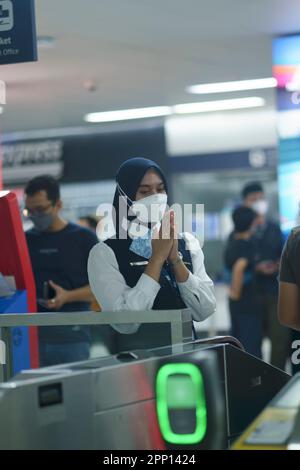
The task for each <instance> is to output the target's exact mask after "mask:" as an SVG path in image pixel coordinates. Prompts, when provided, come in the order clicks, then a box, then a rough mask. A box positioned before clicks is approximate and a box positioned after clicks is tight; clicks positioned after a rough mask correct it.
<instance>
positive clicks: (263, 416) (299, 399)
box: [232, 373, 300, 450]
mask: <svg viewBox="0 0 300 470" xmlns="http://www.w3.org/2000/svg"><path fill="white" fill-rule="evenodd" d="M232 448H233V450H287V449H291V450H292V449H293V450H294V449H298V450H300V373H299V374H297V375H295V376H294V377H293V378H292V379H291V380H290V381H289V382H288V383H287V384H286V386H285V387H284V388H283V389H282V390H281V391H280V392H279V393H278V394H277V395H276V397H275V398H274V399H273V400H272V401H271V402H270V403H269V404H268V405H267V407H266V408H265V409H264V410H263V411H262V413H260V415H259V416H258V417H257V418H256V419H255V421H254V422H253V423H251V425H250V426H249V427H248V428H247V429H246V431H245V432H244V433H243V434H242V436H241V437H240V438H239V439H238V440H237V441H236V442H235V443H234V445H233V447H232Z"/></svg>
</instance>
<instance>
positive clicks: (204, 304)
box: [88, 233, 216, 334]
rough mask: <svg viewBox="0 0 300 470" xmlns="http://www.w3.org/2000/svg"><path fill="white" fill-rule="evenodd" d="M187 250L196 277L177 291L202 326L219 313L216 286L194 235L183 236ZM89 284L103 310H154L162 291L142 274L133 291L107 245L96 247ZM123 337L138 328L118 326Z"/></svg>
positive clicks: (193, 275) (101, 243)
mask: <svg viewBox="0 0 300 470" xmlns="http://www.w3.org/2000/svg"><path fill="white" fill-rule="evenodd" d="M181 236H182V238H184V240H185V242H186V248H187V249H189V250H190V253H191V258H192V263H193V273H191V272H190V274H189V277H188V279H187V281H186V282H178V283H177V284H178V288H179V291H180V294H181V297H182V300H183V302H184V303H185V305H186V306H187V307H188V308H189V309H190V311H191V313H192V316H193V320H194V321H196V322H201V321H203V320H205V319H206V318H208V317H209V316H210V315H212V314H213V313H214V312H215V310H216V298H215V294H214V285H213V282H212V280H211V279H210V278H209V276H208V275H207V273H206V271H205V266H204V255H203V251H202V249H201V247H200V244H199V242H198V240H197V239H196V238H194V237H193V236H192V235H191V234H187V233H183V234H182V235H181ZM88 275H89V282H90V286H91V289H92V291H93V294H94V295H95V297H96V299H97V301H98V303H99V304H100V305H101V307H102V310H104V311H105V310H106V311H119V310H151V309H152V307H153V304H154V301H155V298H156V296H157V294H158V292H159V290H160V284H159V283H158V282H156V281H155V280H154V279H152V278H151V277H150V276H148V275H147V274H142V275H141V277H140V279H139V280H138V282H137V283H136V285H135V286H134V287H129V286H128V285H127V284H126V281H125V279H124V277H123V275H122V274H121V272H120V271H119V266H118V262H117V259H116V256H115V254H114V252H113V250H112V249H111V248H110V247H109V246H108V245H107V244H106V243H104V242H102V241H100V242H99V243H98V244H97V245H95V246H94V247H93V248H92V250H91V252H90V255H89V260H88ZM114 328H115V329H116V330H117V331H119V332H120V333H124V334H131V333H134V332H136V331H137V330H138V328H139V325H136V324H133V325H132V324H130V325H125V324H124V325H117V326H114Z"/></svg>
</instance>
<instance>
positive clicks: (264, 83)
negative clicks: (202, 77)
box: [186, 78, 277, 94]
mask: <svg viewBox="0 0 300 470" xmlns="http://www.w3.org/2000/svg"><path fill="white" fill-rule="evenodd" d="M276 86H277V80H276V78H259V79H256V80H240V81H234V82H221V83H208V84H205V85H192V86H189V87H187V88H186V91H187V92H188V93H196V94H208V93H228V92H232V91H245V90H262V89H264V88H276Z"/></svg>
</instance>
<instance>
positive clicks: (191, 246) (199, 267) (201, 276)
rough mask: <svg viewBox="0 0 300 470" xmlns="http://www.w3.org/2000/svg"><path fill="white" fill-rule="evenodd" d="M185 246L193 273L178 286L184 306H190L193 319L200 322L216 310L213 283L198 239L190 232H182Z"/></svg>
mask: <svg viewBox="0 0 300 470" xmlns="http://www.w3.org/2000/svg"><path fill="white" fill-rule="evenodd" d="M182 236H183V238H184V240H185V242H186V248H187V249H188V250H190V252H191V258H192V264H193V273H191V272H190V274H189V277H188V279H187V281H186V282H179V283H178V287H179V291H180V294H181V296H182V299H183V301H184V303H185V304H186V306H187V307H188V308H190V310H191V313H192V316H193V320H194V321H198V322H201V321H203V320H206V318H208V317H209V316H210V315H212V314H213V313H215V311H216V297H215V294H214V284H213V281H212V280H211V279H210V277H209V276H208V275H207V273H206V270H205V266H204V255H203V251H202V249H201V247H200V244H199V241H198V240H197V239H196V238H195V237H193V236H192V235H191V234H186V233H184V234H182Z"/></svg>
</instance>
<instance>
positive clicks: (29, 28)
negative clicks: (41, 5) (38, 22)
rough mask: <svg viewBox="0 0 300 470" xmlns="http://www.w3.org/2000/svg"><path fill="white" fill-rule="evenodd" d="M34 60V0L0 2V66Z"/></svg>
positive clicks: (35, 55) (35, 39)
mask: <svg viewBox="0 0 300 470" xmlns="http://www.w3.org/2000/svg"><path fill="white" fill-rule="evenodd" d="M35 60H37V38H36V27H35V11H34V0H0V65H4V64H15V63H17V62H31V61H35Z"/></svg>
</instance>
